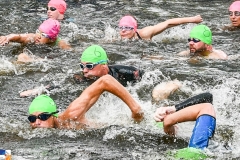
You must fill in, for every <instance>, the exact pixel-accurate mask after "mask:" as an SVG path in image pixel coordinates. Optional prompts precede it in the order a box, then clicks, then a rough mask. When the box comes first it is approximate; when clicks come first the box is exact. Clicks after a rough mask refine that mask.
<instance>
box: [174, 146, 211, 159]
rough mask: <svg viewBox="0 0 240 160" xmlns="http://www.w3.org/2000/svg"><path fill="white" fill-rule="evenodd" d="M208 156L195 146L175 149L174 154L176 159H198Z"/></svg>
mask: <svg viewBox="0 0 240 160" xmlns="http://www.w3.org/2000/svg"><path fill="white" fill-rule="evenodd" d="M207 157H208V156H207V155H206V154H204V153H203V151H202V150H201V149H197V148H192V147H188V148H183V149H180V150H178V151H177V153H176V154H175V158H176V159H184V160H187V159H188V160H190V159H191V160H199V159H206V158H207Z"/></svg>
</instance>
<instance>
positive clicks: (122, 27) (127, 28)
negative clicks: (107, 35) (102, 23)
mask: <svg viewBox="0 0 240 160" xmlns="http://www.w3.org/2000/svg"><path fill="white" fill-rule="evenodd" d="M118 28H119V29H120V30H125V31H131V30H133V29H134V28H133V27H128V26H119V27H118Z"/></svg>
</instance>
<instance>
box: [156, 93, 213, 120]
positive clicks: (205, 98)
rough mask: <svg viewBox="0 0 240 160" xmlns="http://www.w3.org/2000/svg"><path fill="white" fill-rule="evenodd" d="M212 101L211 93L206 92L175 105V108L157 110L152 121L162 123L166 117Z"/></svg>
mask: <svg viewBox="0 0 240 160" xmlns="http://www.w3.org/2000/svg"><path fill="white" fill-rule="evenodd" d="M212 101H213V96H212V94H211V93H208V92H206V93H202V94H199V95H196V96H193V97H191V98H189V99H187V100H185V101H183V102H181V103H179V104H176V105H175V106H170V107H160V108H158V109H157V110H156V112H155V113H154V119H155V121H157V122H162V121H163V120H164V118H165V117H166V116H167V115H169V114H172V113H174V112H177V111H180V110H182V109H183V108H186V107H190V106H193V105H196V104H200V103H211V104H212Z"/></svg>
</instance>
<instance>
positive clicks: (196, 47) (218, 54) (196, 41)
mask: <svg viewBox="0 0 240 160" xmlns="http://www.w3.org/2000/svg"><path fill="white" fill-rule="evenodd" d="M188 44H189V50H187V51H182V52H180V53H178V55H179V56H191V57H198V56H199V57H204V58H207V59H223V60H226V59H228V56H227V54H226V53H224V52H223V51H221V50H215V49H214V48H213V47H212V31H211V30H210V29H209V28H208V27H207V26H206V25H203V24H201V25H197V26H195V27H194V28H193V29H192V30H191V32H190V36H189V38H188Z"/></svg>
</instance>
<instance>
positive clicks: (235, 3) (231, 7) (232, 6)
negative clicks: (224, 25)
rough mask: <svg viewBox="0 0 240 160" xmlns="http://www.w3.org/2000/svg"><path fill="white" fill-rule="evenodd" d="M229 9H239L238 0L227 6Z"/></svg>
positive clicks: (239, 2) (239, 3)
mask: <svg viewBox="0 0 240 160" xmlns="http://www.w3.org/2000/svg"><path fill="white" fill-rule="evenodd" d="M229 11H240V1H234V2H233V3H232V4H231V5H230V7H229Z"/></svg>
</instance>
